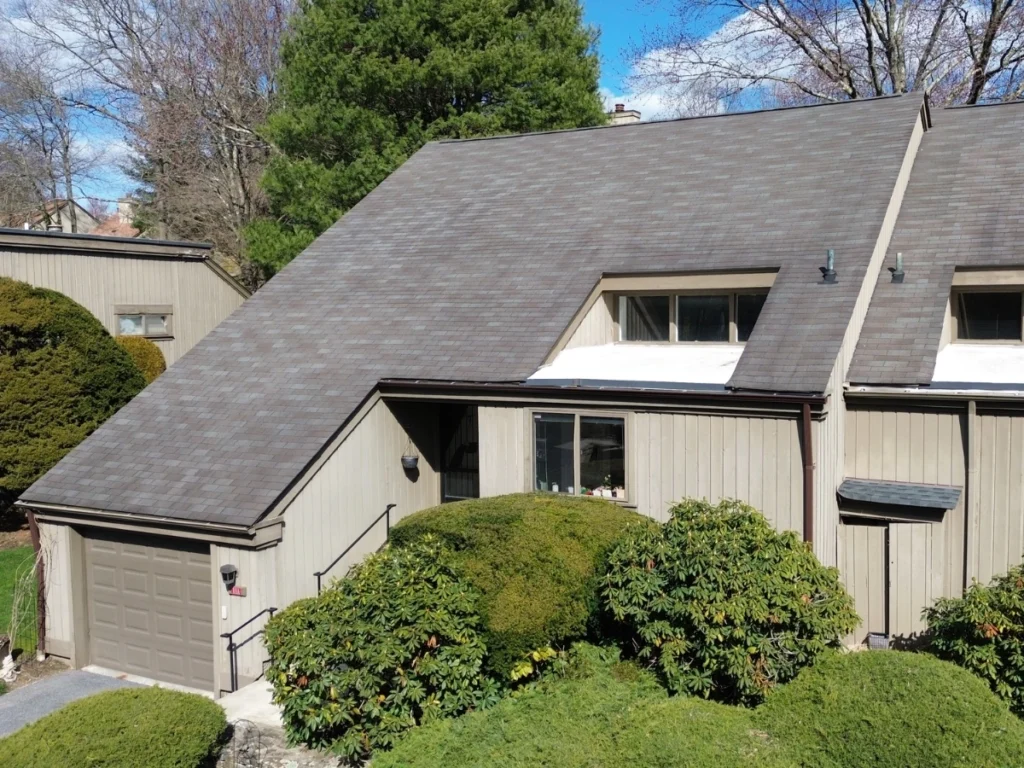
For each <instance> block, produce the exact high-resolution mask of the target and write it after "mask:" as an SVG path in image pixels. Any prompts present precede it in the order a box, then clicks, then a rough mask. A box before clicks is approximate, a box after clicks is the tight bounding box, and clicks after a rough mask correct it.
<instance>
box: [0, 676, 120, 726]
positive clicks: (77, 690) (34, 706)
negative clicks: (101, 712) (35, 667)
mask: <svg viewBox="0 0 1024 768" xmlns="http://www.w3.org/2000/svg"><path fill="white" fill-rule="evenodd" d="M137 687H138V685H136V684H135V683H129V682H126V681H125V680H118V679H117V678H116V677H106V676H104V675H94V674H92V673H90V672H83V671H82V670H69V671H67V672H61V673H60V674H57V675H53V676H51V677H46V678H43V679H42V680H39V681H38V682H34V683H32V684H31V685H26V686H23V687H21V688H16V689H15V690H13V691H11V692H10V693H7V694H4V695H3V696H0V736H6V735H8V734H11V733H14V732H15V731H17V730H18V729H20V728H22V727H23V726H26V725H28V724H29V723H34V722H35V721H36V720H38V719H39V718H41V717H43V716H44V715H48V714H50V713H51V712H54V711H56V710H58V709H60V708H61V707H63V706H64V705H65V704H70V703H71V702H72V701H75V700H76V699H82V698H85V697H86V696H92V695H93V694H94V693H100V692H102V691H109V690H112V689H114V688H137Z"/></svg>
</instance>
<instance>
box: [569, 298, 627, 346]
mask: <svg viewBox="0 0 1024 768" xmlns="http://www.w3.org/2000/svg"><path fill="white" fill-rule="evenodd" d="M613 301H614V296H612V294H610V293H605V294H602V295H600V296H598V297H597V301H595V302H594V304H593V306H591V307H590V309H589V310H587V313H586V314H585V315H584V316H583V320H582V321H581V322H580V324H579V326H577V328H576V330H575V331H573V334H572V336H570V337H569V340H568V341H567V342H566V343H565V347H563V349H572V348H573V347H594V346H598V345H600V344H608V343H610V342H612V341H615V322H614V317H615V314H614V312H613V309H612V302H613Z"/></svg>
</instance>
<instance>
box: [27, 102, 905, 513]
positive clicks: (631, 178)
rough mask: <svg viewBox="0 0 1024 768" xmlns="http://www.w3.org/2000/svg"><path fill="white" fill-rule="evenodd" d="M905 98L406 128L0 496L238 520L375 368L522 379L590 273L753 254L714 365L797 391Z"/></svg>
mask: <svg viewBox="0 0 1024 768" xmlns="http://www.w3.org/2000/svg"><path fill="white" fill-rule="evenodd" d="M921 105H922V102H921V100H920V99H919V98H918V97H916V96H908V97H893V98H887V99H878V100H872V101H862V102H847V103H842V104H838V105H832V106H816V107H803V108H796V109H785V110H777V111H767V112H760V113H747V114H736V115H727V116H718V117H711V118H701V119H688V120H675V121H665V122H653V123H638V124H634V125H625V126H616V127H614V128H601V129H590V130H579V131H564V132H555V133H547V134H531V135H525V136H512V137H505V138H496V139H485V140H474V141H457V142H442V143H434V144H429V145H427V146H426V147H424V148H423V149H421V150H420V151H419V152H417V153H416V154H415V155H414V156H413V157H412V158H410V159H409V160H408V161H407V162H406V163H405V164H404V165H403V166H402V167H401V168H400V169H399V170H397V171H396V172H395V173H394V174H392V175H391V176H390V177H389V178H388V179H387V180H386V181H384V183H382V184H381V185H380V186H379V187H378V188H377V189H376V190H374V191H373V192H372V193H371V194H370V195H368V196H367V197H366V198H365V199H364V200H363V201H362V202H360V203H359V204H358V205H357V206H356V207H355V208H353V209H352V210H351V211H350V212H349V213H347V214H346V215H345V216H344V217H343V218H342V219H341V221H339V222H338V223H337V224H336V225H335V226H334V227H332V228H331V229H330V230H328V231H327V232H326V233H324V234H323V235H322V236H321V237H320V238H319V239H318V240H317V241H316V242H315V243H313V245H311V246H310V247H309V248H308V249H307V250H306V251H305V252H304V253H303V254H302V255H301V256H299V257H298V258H297V259H296V260H295V261H293V262H292V263H291V264H290V265H288V266H287V267H286V268H285V269H284V270H283V271H282V272H281V273H280V274H279V275H278V276H277V277H275V278H274V279H273V280H271V281H270V282H269V283H268V284H267V285H266V286H265V287H264V288H263V289H261V290H260V291H259V292H258V293H257V294H256V295H255V296H254V297H253V298H252V299H250V300H249V301H247V302H246V303H245V305H244V306H242V307H241V308H240V309H239V310H237V311H236V312H235V313H234V314H233V315H232V316H231V317H229V318H228V319H227V320H225V321H224V322H223V323H221V325H220V326H218V327H217V328H216V329H215V330H214V331H213V332H212V333H211V334H210V335H209V336H207V337H206V338H205V339H204V340H203V341H202V342H200V343H199V344H198V345H197V346H196V347H195V348H194V349H192V350H191V351H190V352H189V354H188V355H187V356H186V357H185V358H183V359H182V360H181V361H180V362H178V363H177V364H176V365H174V366H173V367H172V368H171V369H170V370H168V371H167V373H165V374H164V375H163V376H161V377H160V378H159V379H157V381H156V382H154V383H153V384H152V385H151V386H150V387H147V388H146V389H145V390H144V391H143V392H142V393H140V394H139V395H138V396H137V397H136V398H135V399H134V400H133V401H132V402H131V403H129V404H128V405H127V406H126V407H125V408H123V409H122V410H121V411H120V412H119V413H117V414H116V415H115V416H114V417H113V418H112V419H110V420H109V421H108V422H107V423H106V424H105V425H103V426H102V427H101V428H100V429H98V430H97V431H96V432H95V433H94V434H93V435H92V436H91V437H89V438H88V439H87V440H86V441H84V442H83V443H82V444H81V445H80V446H79V447H77V448H76V449H75V450H73V451H72V452H71V453H70V454H69V456H68V457H67V458H65V459H64V460H63V461H62V462H61V463H60V464H58V465H57V467H55V468H54V469H53V470H51V471H50V472H49V473H48V474H47V475H46V476H45V477H43V478H42V479H41V480H40V481H38V482H37V483H36V484H35V485H33V486H32V488H30V489H29V490H28V491H27V492H26V493H25V494H24V496H23V499H24V500H25V501H27V502H46V503H52V504H60V505H66V506H78V507H84V508H92V509H101V510H112V511H119V512H126V513H135V514H140V515H154V516H162V517H168V518H179V519H186V520H190V521H202V522H211V523H225V524H236V525H251V524H253V523H254V522H256V521H257V520H258V519H259V518H260V517H261V516H262V515H263V514H265V513H266V511H267V510H268V509H269V508H271V507H272V506H273V504H274V503H275V501H276V500H277V499H279V498H280V497H282V496H283V495H284V494H285V493H286V491H287V490H288V489H289V487H290V485H291V484H292V483H293V482H294V481H295V480H296V479H297V478H298V477H299V476H300V475H301V473H302V472H303V470H304V469H305V468H306V467H307V466H309V465H310V463H311V462H312V461H313V460H314V459H315V458H316V457H317V456H318V454H319V452H320V451H322V450H323V449H324V447H325V445H326V444H327V443H328V441H329V440H330V439H331V437H332V436H333V435H335V434H336V433H337V431H338V430H339V429H340V428H341V427H342V426H343V425H344V423H345V422H346V420H348V419H349V417H350V416H351V415H352V414H353V413H354V412H355V410H356V409H357V408H358V407H359V405H360V403H361V402H362V401H363V400H364V399H365V398H366V397H367V396H368V395H369V394H370V393H371V392H372V390H373V388H374V387H375V385H376V384H377V382H378V381H380V380H381V379H384V378H405V379H440V380H461V381H516V382H518V381H524V380H525V379H526V378H527V377H529V376H530V375H531V374H532V373H533V372H534V371H536V370H537V368H538V367H539V366H540V365H541V363H542V362H543V361H544V360H545V358H546V356H547V354H548V353H549V351H550V350H551V348H552V347H553V345H554V344H555V342H556V340H557V339H558V338H559V336H560V334H561V333H562V332H563V330H564V329H565V328H566V326H567V325H568V323H569V322H570V320H571V319H572V317H573V315H574V313H575V312H576V311H577V310H578V309H579V307H580V306H581V305H582V304H583V303H584V301H585V300H586V298H587V296H588V294H589V293H590V291H591V289H592V288H593V287H594V285H595V284H596V283H597V281H598V279H599V278H600V277H601V276H602V275H603V274H607V273H637V272H664V271H687V270H704V271H721V270H728V269H738V268H752V267H761V268H777V269H778V270H779V275H778V277H777V279H776V280H775V282H774V284H773V287H772V290H771V293H770V294H769V297H768V300H767V302H766V304H765V306H764V309H763V311H762V314H761V317H760V320H759V322H758V324H757V327H756V329H755V331H754V333H753V335H752V337H751V338H750V340H749V341H748V342H747V344H746V348H745V351H744V354H743V356H742V358H741V359H740V361H739V363H738V365H737V367H736V370H735V373H734V375H733V377H732V380H731V382H730V383H731V384H732V385H733V386H735V387H743V388H754V389H763V390H773V391H792V392H817V393H820V392H822V391H824V389H825V387H826V386H827V382H828V378H829V374H830V372H831V370H832V367H833V364H834V361H835V359H836V357H837V355H838V352H839V349H840V346H841V342H842V339H843V336H844V334H845V332H846V328H847V326H848V323H849V320H850V316H851V314H852V310H853V306H854V303H855V301H856V297H857V294H858V291H859V288H860V285H861V283H862V280H863V277H864V274H865V271H866V269H867V266H868V263H869V260H870V256H871V253H872V250H873V248H874V247H875V244H876V241H877V239H878V236H879V232H880V229H881V222H882V220H883V217H884V214H885V211H886V208H887V206H888V204H889V201H890V197H891V194H892V191H893V188H894V187H895V185H896V180H897V175H898V173H899V169H900V166H901V163H902V161H903V158H904V155H905V153H906V150H907V146H908V143H909V140H910V137H911V134H912V132H913V130H914V127H915V125H916V123H917V120H918V116H919V114H920V111H921ZM827 248H834V249H836V255H837V265H836V269H837V271H838V272H839V282H838V283H837V284H834V285H823V284H822V283H821V276H820V274H819V272H818V267H819V266H820V265H822V264H823V262H824V256H825V251H826V249H827Z"/></svg>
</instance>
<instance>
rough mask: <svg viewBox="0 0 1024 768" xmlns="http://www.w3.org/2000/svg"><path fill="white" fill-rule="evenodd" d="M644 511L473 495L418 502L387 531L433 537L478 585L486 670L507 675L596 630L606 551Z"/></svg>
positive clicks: (404, 539) (401, 538)
mask: <svg viewBox="0 0 1024 768" xmlns="http://www.w3.org/2000/svg"><path fill="white" fill-rule="evenodd" d="M630 524H634V525H636V526H638V527H646V526H647V525H649V524H650V523H649V521H648V519H647V518H644V517H641V516H640V515H638V514H636V513H634V512H629V511H627V510H625V509H622V508H621V507H619V506H617V505H615V504H613V503H612V502H610V501H601V500H598V499H589V498H572V497H567V496H557V495H554V494H515V495H511V496H499V497H495V498H489V499H473V500H471V501H462V502H457V503H455V504H446V505H444V506H441V507H436V508H434V509H429V510H425V511H423V512H419V513H417V514H415V515H411V516H410V517H408V518H406V519H405V520H403V521H402V522H401V523H399V524H398V525H397V526H396V527H395V528H394V529H393V530H392V539H393V542H394V544H395V546H403V545H405V544H407V543H409V542H411V541H415V540H416V539H417V538H419V537H420V536H423V535H424V534H428V533H429V534H432V535H435V536H437V537H439V538H440V539H441V540H442V541H444V543H445V544H446V545H447V546H448V548H449V549H451V550H452V552H453V557H454V560H453V563H454V566H455V568H456V569H457V570H458V571H459V573H461V574H462V575H463V576H464V577H465V578H466V579H467V580H468V581H469V583H470V584H472V585H473V587H475V588H476V590H477V591H478V592H480V594H481V596H482V599H481V602H480V611H481V615H482V617H483V620H484V626H485V628H486V632H485V635H484V638H485V641H486V643H487V650H488V658H487V666H488V669H490V670H492V671H493V672H494V673H495V674H496V675H497V676H499V677H500V678H502V679H504V680H508V679H509V677H510V676H519V675H522V674H525V673H527V672H528V671H529V667H530V663H531V662H530V660H529V659H528V654H530V652H532V651H535V650H538V649H542V648H546V647H548V646H549V645H555V646H567V645H568V643H569V642H570V641H572V640H576V639H580V638H583V637H586V636H587V635H588V634H590V633H592V632H594V631H595V630H596V628H597V627H596V622H595V617H596V616H598V614H599V610H598V607H599V596H598V589H599V586H600V580H601V576H602V574H603V572H604V564H605V559H606V555H607V552H608V550H609V549H610V548H611V546H612V545H613V544H614V542H615V541H616V540H617V539H618V538H619V536H621V535H622V533H623V531H625V530H626V528H627V527H628V526H629V525H630Z"/></svg>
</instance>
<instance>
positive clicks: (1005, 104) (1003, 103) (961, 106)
mask: <svg viewBox="0 0 1024 768" xmlns="http://www.w3.org/2000/svg"><path fill="white" fill-rule="evenodd" d="M1021 104H1024V99H1015V100H1014V101H983V102H980V103H978V104H949V105H947V106H945V107H943V109H982V108H984V107H1009V106H1014V105H1016V106H1020V105H1021Z"/></svg>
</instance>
